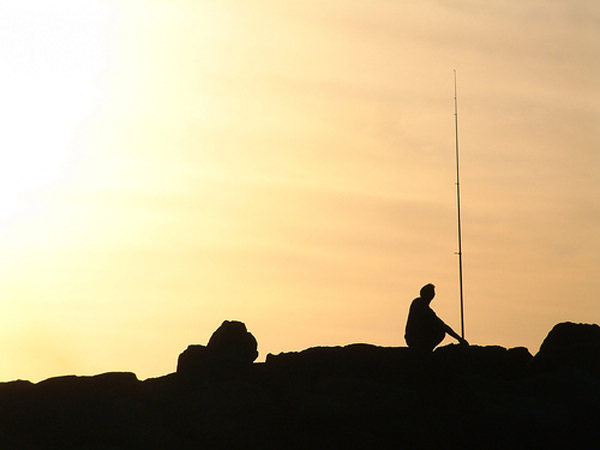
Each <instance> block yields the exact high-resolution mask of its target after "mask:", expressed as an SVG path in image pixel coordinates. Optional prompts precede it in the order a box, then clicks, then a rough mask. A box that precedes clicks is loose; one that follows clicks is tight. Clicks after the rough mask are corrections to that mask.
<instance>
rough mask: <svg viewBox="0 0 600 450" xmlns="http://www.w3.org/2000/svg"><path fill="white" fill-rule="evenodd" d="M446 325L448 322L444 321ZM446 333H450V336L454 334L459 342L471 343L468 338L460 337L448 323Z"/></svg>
mask: <svg viewBox="0 0 600 450" xmlns="http://www.w3.org/2000/svg"><path fill="white" fill-rule="evenodd" d="M444 325H446V324H445V323H444ZM446 333H448V334H449V335H450V336H452V337H453V338H454V339H456V340H457V341H458V342H459V344H461V345H469V343H468V342H467V340H466V339H463V338H462V337H460V336H459V335H458V334H457V333H456V332H455V331H454V330H453V329H452V328H450V326H449V325H446Z"/></svg>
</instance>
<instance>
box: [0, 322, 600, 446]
mask: <svg viewBox="0 0 600 450" xmlns="http://www.w3.org/2000/svg"><path fill="white" fill-rule="evenodd" d="M226 323H227V322H226ZM242 325H243V324H242ZM233 327H236V328H238V329H239V330H241V327H239V325H233ZM590 327H591V328H590ZM596 327H597V326H595V325H581V324H559V325H557V326H556V327H555V328H554V329H553V330H552V331H551V333H550V334H549V335H548V338H546V340H545V341H544V344H543V345H542V347H541V349H540V352H539V353H538V354H537V355H535V357H534V356H532V355H531V354H530V353H529V351H527V349H525V348H513V349H505V348H502V347H498V346H487V347H480V346H471V347H463V346H457V345H449V346H445V347H441V348H438V349H436V350H435V351H434V352H433V353H432V354H431V355H429V356H428V357H416V356H414V355H413V354H411V353H410V351H409V350H408V349H407V348H405V347H378V346H374V345H369V344H352V345H348V346H345V347H317V348H310V349H307V350H304V351H301V352H289V353H281V354H279V355H268V357H267V358H266V361H265V362H264V363H253V362H252V361H254V359H255V358H256V356H253V355H255V353H254V352H253V351H252V348H254V350H256V348H255V347H254V346H253V345H252V342H251V341H252V340H251V339H249V338H248V337H247V336H245V335H244V333H248V332H247V330H246V329H245V326H244V328H243V333H242V332H241V331H239V330H238V331H235V332H233V331H231V334H229V333H230V331H227V333H226V334H227V335H230V336H233V335H237V336H240V337H241V338H240V340H239V341H237V342H238V344H239V345H238V344H235V345H233V344H231V345H232V347H229V345H230V344H216V343H215V342H219V340H220V339H224V340H225V341H227V339H225V338H221V337H219V338H217V337H215V340H214V341H213V340H212V338H211V341H209V343H208V345H207V346H203V345H196V346H190V347H188V349H187V350H185V351H184V352H183V353H182V354H181V355H180V357H179V360H178V368H177V372H175V373H172V374H168V375H165V376H163V377H160V378H153V379H148V380H144V381H140V380H138V379H137V377H136V376H135V375H134V374H132V373H106V374H101V375H97V376H93V377H77V376H64V377H56V378H51V379H48V380H45V381H42V382H40V383H37V384H33V383H30V382H28V381H12V382H8V383H0V448H3V449H4V448H6V449H11V450H12V449H15V450H20V449H27V450H30V449H31V450H36V449H61V450H63V449H107V450H108V449H166V448H168V449H174V450H177V449H186V450H187V449H199V448H202V449H204V448H209V449H210V448H223V449H235V448H277V449H278V448H286V449H287V448H291V449H304V448H307V449H308V448H310V449H314V448H327V449H338V448H339V449H342V448H343V449H348V448H360V449H364V448H371V449H373V448H374V449H377V448H381V449H384V448H385V449H387V448H441V447H445V448H458V447H459V446H460V447H461V448H498V449H500V448H502V449H503V448H560V447H564V448H571V449H573V448H585V449H587V448H599V445H598V444H599V443H600V375H599V374H598V372H597V371H596V369H595V367H596V366H594V365H593V364H592V365H589V364H588V363H587V362H586V361H588V359H589V358H588V356H590V355H592V354H593V352H594V351H596V350H594V349H597V348H598V347H597V345H598V344H600V337H598V336H597V332H596V331H595V330H596ZM225 329H229V330H233V328H231V325H227V326H226V327H225ZM224 333H225V332H224ZM215 335H216V336H219V335H220V333H219V335H218V334H217V333H216V332H215ZM243 336H245V337H243ZM234 340H235V339H234ZM242 342H245V343H243V344H242ZM254 342H255V340H254ZM211 347H212V348H213V349H214V348H217V349H219V348H220V349H221V350H215V351H216V354H218V355H222V357H223V358H224V359H221V360H219V357H216V356H214V355H212V356H210V355H211V352H212V350H210V348H211ZM224 348H225V349H229V348H237V349H238V350H236V351H233V354H235V355H237V356H235V357H233V356H232V357H231V358H232V359H230V356H226V357H225V356H223V355H230V352H229V350H222V349H224ZM565 348H567V349H570V350H565ZM242 349H243V350H242ZM586 352H591V353H589V354H588V353H586ZM184 355H185V356H184ZM242 355H243V356H242ZM573 355H578V356H577V357H575V356H573ZM238 357H239V358H238ZM240 358H241V359H240ZM223 360H225V361H228V362H226V363H225V364H224V365H222V364H221V363H222V361H223ZM232 360H233V361H235V362H234V363H233V365H231V364H230V362H231V361H232ZM241 361H243V362H241ZM214 367H221V369H218V370H216V369H215V368H214ZM222 367H226V369H222ZM236 370H238V372H236ZM190 374H193V375H192V376H190Z"/></svg>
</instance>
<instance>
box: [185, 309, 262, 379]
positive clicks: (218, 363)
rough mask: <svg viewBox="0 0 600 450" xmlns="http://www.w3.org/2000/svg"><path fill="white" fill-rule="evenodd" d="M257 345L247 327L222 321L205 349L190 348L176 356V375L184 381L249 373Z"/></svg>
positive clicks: (194, 346) (200, 347) (236, 322)
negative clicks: (184, 379) (177, 357)
mask: <svg viewBox="0 0 600 450" xmlns="http://www.w3.org/2000/svg"><path fill="white" fill-rule="evenodd" d="M257 349H258V343H257V341H256V338H255V337H254V336H253V335H252V333H250V332H248V330H247V329H246V325H245V324H244V323H242V322H239V321H234V320H232V321H229V320H226V321H224V322H223V323H222V324H221V326H220V327H219V328H217V330H216V331H215V332H214V333H213V334H212V336H211V337H210V339H209V341H208V345H206V346H204V345H198V344H196V345H190V346H188V348H187V349H186V350H185V351H184V352H183V353H182V354H181V355H179V359H178V362H177V373H178V374H180V375H181V376H182V377H183V378H186V379H191V380H193V379H197V378H199V377H206V376H215V375H218V376H235V375H238V374H240V373H242V372H244V371H246V370H248V369H249V368H250V367H251V366H252V363H253V362H254V360H255V359H256V358H257V357H258V350H257Z"/></svg>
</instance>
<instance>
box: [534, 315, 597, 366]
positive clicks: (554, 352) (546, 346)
mask: <svg viewBox="0 0 600 450" xmlns="http://www.w3.org/2000/svg"><path fill="white" fill-rule="evenodd" d="M534 365H535V367H536V368H537V369H539V370H553V369H557V368H559V367H570V368H578V369H582V370H586V371H588V372H591V373H593V374H595V375H600V326H598V325H590V324H582V323H579V324H576V323H571V322H563V323H559V324H557V325H555V326H554V328H552V330H551V331H550V333H548V336H547V337H546V339H544V342H543V343H542V345H541V346H540V351H539V352H538V353H537V354H536V355H535V361H534Z"/></svg>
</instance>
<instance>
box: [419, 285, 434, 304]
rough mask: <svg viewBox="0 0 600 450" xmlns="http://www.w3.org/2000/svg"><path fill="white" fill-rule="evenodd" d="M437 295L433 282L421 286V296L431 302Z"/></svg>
mask: <svg viewBox="0 0 600 450" xmlns="http://www.w3.org/2000/svg"><path fill="white" fill-rule="evenodd" d="M433 297H435V286H434V285H433V284H431V283H429V284H426V285H425V286H423V287H422V288H421V298H422V299H423V300H426V301H428V302H430V301H431V300H433Z"/></svg>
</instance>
